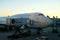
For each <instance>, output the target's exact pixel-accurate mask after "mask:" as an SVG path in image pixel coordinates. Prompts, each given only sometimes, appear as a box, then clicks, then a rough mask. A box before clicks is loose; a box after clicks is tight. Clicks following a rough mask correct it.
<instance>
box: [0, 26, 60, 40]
mask: <svg viewBox="0 0 60 40" xmlns="http://www.w3.org/2000/svg"><path fill="white" fill-rule="evenodd" d="M11 34H13V32H0V40H36V38H37V37H39V35H31V36H28V37H22V38H18V39H11V38H9V39H8V36H9V35H11ZM59 34H60V27H58V33H52V28H51V27H47V28H44V29H43V32H42V36H45V37H47V38H48V40H60V37H59V36H58V35H59Z"/></svg>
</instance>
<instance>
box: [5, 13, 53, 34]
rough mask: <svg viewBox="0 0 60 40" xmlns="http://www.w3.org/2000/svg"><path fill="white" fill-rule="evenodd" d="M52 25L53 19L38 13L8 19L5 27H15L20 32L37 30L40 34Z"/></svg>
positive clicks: (18, 15) (17, 15)
mask: <svg viewBox="0 0 60 40" xmlns="http://www.w3.org/2000/svg"><path fill="white" fill-rule="evenodd" d="M51 24H53V21H52V20H51V19H49V18H48V17H46V16H44V15H43V14H42V13H38V12H37V13H24V14H16V15H13V16H9V17H7V18H6V21H5V25H7V26H10V27H14V28H15V29H19V30H25V29H37V30H38V32H37V33H40V31H41V30H42V29H43V28H45V27H47V26H49V25H51ZM19 30H18V31H19Z"/></svg>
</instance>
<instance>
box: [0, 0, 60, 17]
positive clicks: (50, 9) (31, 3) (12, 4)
mask: <svg viewBox="0 0 60 40" xmlns="http://www.w3.org/2000/svg"><path fill="white" fill-rule="evenodd" d="M33 12H40V13H43V14H44V15H49V16H50V17H53V16H58V17H59V18H60V0H0V16H11V15H15V14H22V13H33Z"/></svg>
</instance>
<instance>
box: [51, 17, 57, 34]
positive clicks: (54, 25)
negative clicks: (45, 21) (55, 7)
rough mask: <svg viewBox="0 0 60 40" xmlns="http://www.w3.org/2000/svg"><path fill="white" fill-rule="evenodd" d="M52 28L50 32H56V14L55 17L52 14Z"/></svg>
mask: <svg viewBox="0 0 60 40" xmlns="http://www.w3.org/2000/svg"><path fill="white" fill-rule="evenodd" d="M52 28H53V30H52V32H53V33H57V16H56V18H55V16H53V26H52Z"/></svg>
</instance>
